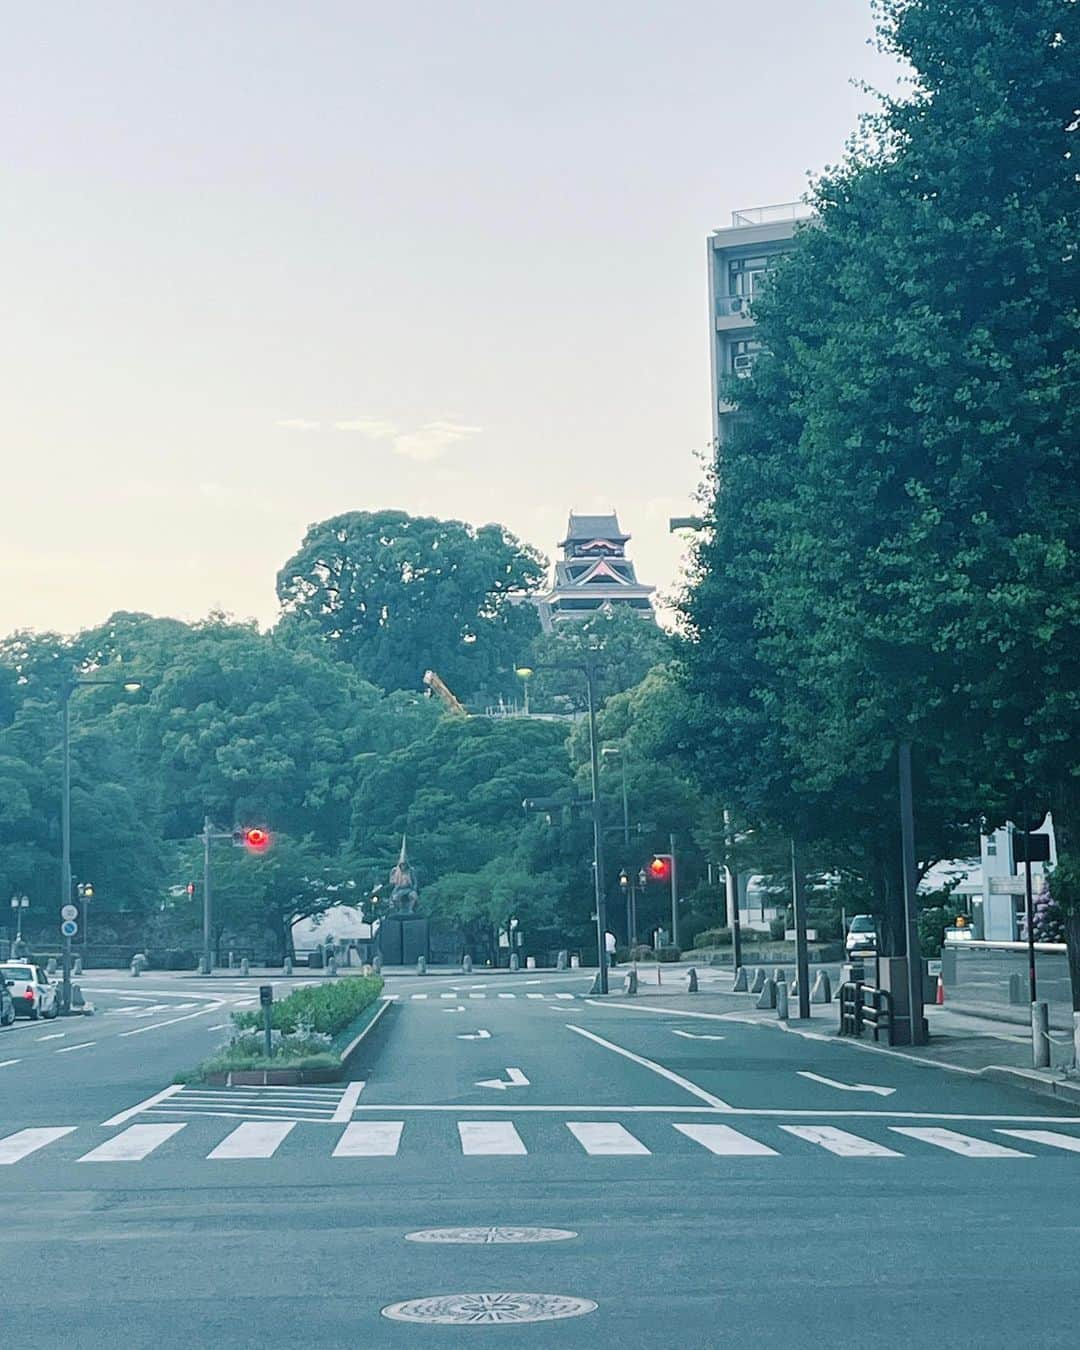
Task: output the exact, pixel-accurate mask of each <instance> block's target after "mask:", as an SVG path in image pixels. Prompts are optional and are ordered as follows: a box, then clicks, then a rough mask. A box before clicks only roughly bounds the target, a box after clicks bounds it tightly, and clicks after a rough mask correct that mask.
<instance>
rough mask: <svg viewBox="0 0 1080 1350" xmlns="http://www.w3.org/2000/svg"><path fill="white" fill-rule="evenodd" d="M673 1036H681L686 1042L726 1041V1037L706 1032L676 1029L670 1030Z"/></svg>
mask: <svg viewBox="0 0 1080 1350" xmlns="http://www.w3.org/2000/svg"><path fill="white" fill-rule="evenodd" d="M671 1034H672V1035H673V1036H683V1037H685V1039H686V1040H688V1041H726V1040H727V1037H726V1036H714V1035H713V1034H712V1033H711V1032H708V1031H682V1030H680V1029H679V1028H678V1027H672V1028H671Z"/></svg>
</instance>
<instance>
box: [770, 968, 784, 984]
mask: <svg viewBox="0 0 1080 1350" xmlns="http://www.w3.org/2000/svg"><path fill="white" fill-rule="evenodd" d="M772 977H773V980H774V982H775V983H776V984H787V971H786V970H785V969H784V967H783V966H777V967H776V969H775V970H774V971H773V976H772Z"/></svg>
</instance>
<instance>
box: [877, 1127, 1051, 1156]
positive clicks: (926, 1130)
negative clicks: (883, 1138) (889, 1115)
mask: <svg viewBox="0 0 1080 1350" xmlns="http://www.w3.org/2000/svg"><path fill="white" fill-rule="evenodd" d="M889 1128H890V1129H891V1130H893V1131H894V1132H895V1133H896V1134H906V1135H908V1136H909V1137H910V1138H912V1139H921V1140H922V1141H923V1142H924V1143H927V1144H936V1145H937V1147H938V1148H947V1149H948V1150H949V1151H950V1152H951V1153H962V1154H963V1155H964V1157H966V1158H1030V1157H1031V1156H1032V1155H1031V1154H1030V1153H1023V1152H1021V1151H1020V1149H1018V1148H1006V1147H1005V1145H1004V1144H995V1143H992V1142H991V1141H990V1140H989V1139H975V1138H974V1137H973V1136H972V1135H970V1134H960V1133H959V1132H958V1131H957V1130H943V1129H940V1128H938V1127H927V1126H923V1125H890V1126H889Z"/></svg>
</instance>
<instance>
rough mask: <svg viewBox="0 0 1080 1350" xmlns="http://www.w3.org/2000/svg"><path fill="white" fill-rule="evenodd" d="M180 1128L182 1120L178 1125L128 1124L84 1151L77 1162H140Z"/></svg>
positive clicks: (182, 1125) (181, 1127) (182, 1127)
mask: <svg viewBox="0 0 1080 1350" xmlns="http://www.w3.org/2000/svg"><path fill="white" fill-rule="evenodd" d="M182 1129H184V1124H183V1122H181V1123H180V1124H179V1125H129V1126H128V1127H127V1129H126V1130H122V1131H121V1132H120V1134H117V1135H114V1136H113V1138H112V1139H107V1140H106V1141H105V1143H104V1144H99V1145H98V1147H97V1148H92V1149H91V1150H90V1152H89V1153H84V1154H83V1156H82V1157H81V1158H80V1159H79V1162H140V1161H141V1160H142V1159H143V1158H145V1157H146V1156H147V1154H148V1153H153V1151H154V1149H156V1148H159V1147H160V1146H161V1145H162V1144H163V1143H164V1142H165V1141H166V1139H171V1138H172V1136H173V1135H174V1134H176V1133H177V1131H179V1130H182Z"/></svg>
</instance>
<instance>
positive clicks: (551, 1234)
mask: <svg viewBox="0 0 1080 1350" xmlns="http://www.w3.org/2000/svg"><path fill="white" fill-rule="evenodd" d="M575 1237H577V1234H576V1233H571V1232H570V1230H569V1229H567V1228H505V1227H503V1228H423V1229H421V1230H420V1232H418V1233H406V1234H405V1240H406V1241H407V1242H478V1243H480V1242H565V1241H566V1239H567V1238H575Z"/></svg>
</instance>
